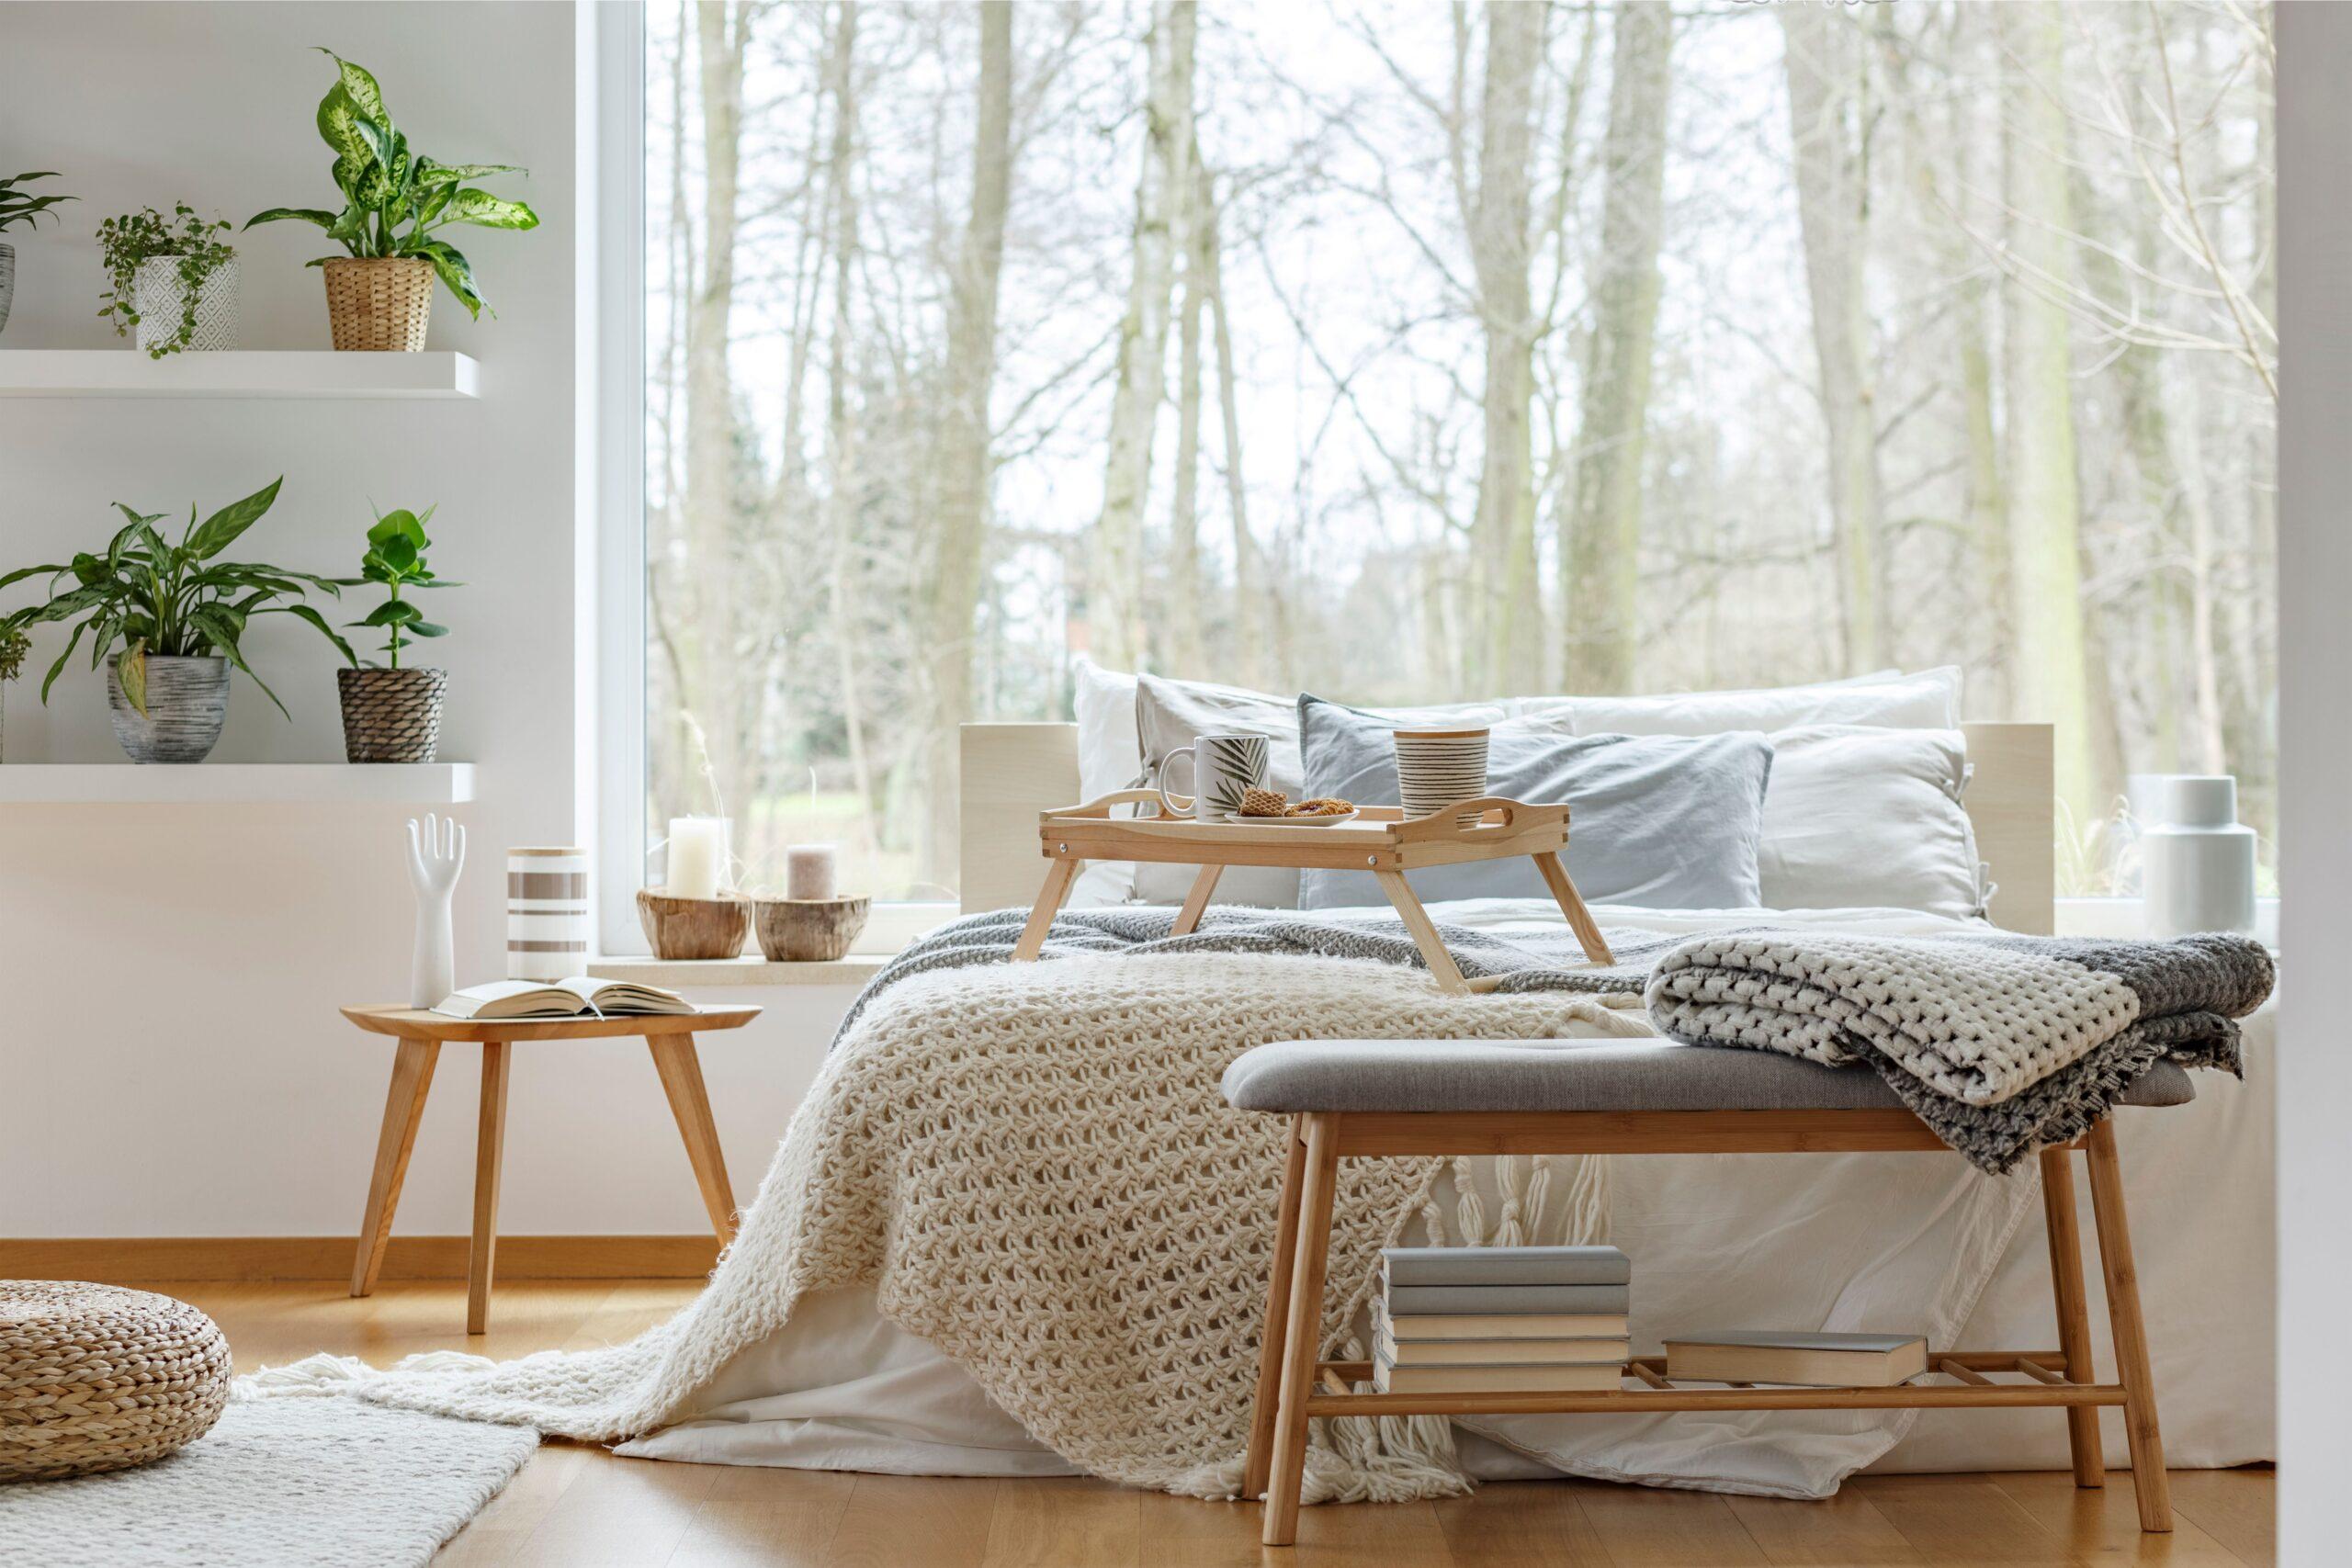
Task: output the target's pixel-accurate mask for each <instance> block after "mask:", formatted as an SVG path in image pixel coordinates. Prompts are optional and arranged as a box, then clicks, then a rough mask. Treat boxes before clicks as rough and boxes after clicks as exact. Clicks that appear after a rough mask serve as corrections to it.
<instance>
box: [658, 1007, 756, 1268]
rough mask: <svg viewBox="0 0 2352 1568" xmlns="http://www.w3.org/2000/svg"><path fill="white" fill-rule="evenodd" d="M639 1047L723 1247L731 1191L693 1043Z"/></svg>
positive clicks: (730, 1229)
mask: <svg viewBox="0 0 2352 1568" xmlns="http://www.w3.org/2000/svg"><path fill="white" fill-rule="evenodd" d="M645 1043H646V1045H647V1046H648V1047H649V1048H650V1049H651V1051H652V1052H653V1070H654V1071H655V1072H657V1073H660V1074H661V1075H662V1092H663V1093H664V1094H666V1095H668V1096H669V1097H670V1114H671V1115H673V1116H674V1117H676V1118H677V1119H678V1135H679V1136H680V1137H682V1138H684V1140H685V1143H686V1160H687V1163H689V1164H690V1165H692V1166H693V1167H694V1168H695V1185H696V1186H697V1187H700V1188H701V1189H702V1206H703V1207H704V1208H705V1209H707V1210H708V1211H709V1213H710V1228H711V1229H712V1230H713V1231H715V1232H717V1233H718V1241H719V1245H720V1246H722V1247H723V1246H725V1245H726V1244H727V1243H729V1242H730V1241H733V1240H734V1239H735V1190H734V1189H733V1188H732V1187H730V1186H729V1185H728V1182H727V1156H725V1155H723V1154H721V1153H720V1152H719V1148H718V1122H716V1121H714V1120H712V1118H711V1114H710V1095H709V1094H708V1093H707V1091H706V1090H705V1089H704V1088H703V1082H702V1060H701V1058H700V1057H699V1056H698V1055H695V1037H694V1036H693V1035H691V1034H649V1035H647V1036H646V1037H645Z"/></svg>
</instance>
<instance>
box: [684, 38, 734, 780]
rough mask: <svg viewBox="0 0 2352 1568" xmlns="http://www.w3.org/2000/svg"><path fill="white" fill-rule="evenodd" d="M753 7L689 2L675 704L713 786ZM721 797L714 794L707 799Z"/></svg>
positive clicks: (729, 535) (725, 740) (723, 731)
mask: <svg viewBox="0 0 2352 1568" xmlns="http://www.w3.org/2000/svg"><path fill="white" fill-rule="evenodd" d="M750 30H751V11H750V8H749V6H745V5H742V4H737V5H731V6H730V5H725V4H706V5H701V6H696V7H695V43H696V46H697V51H698V54H699V57H700V68H701V87H702V149H703V178H704V188H703V237H702V272H701V276H699V277H697V278H696V279H695V283H694V298H693V300H692V303H691V304H689V306H688V307H687V310H686V347H685V361H686V471H685V494H684V514H685V535H686V547H687V551H688V557H689V558H690V559H691V560H692V561H693V562H694V567H693V570H692V573H691V576H690V580H689V581H688V582H687V583H686V584H685V585H684V589H685V591H684V598H685V599H686V601H687V603H688V604H690V605H691V606H692V609H691V613H690V614H689V615H685V616H684V617H681V620H682V622H683V625H682V626H681V628H680V629H681V630H682V631H683V633H684V635H683V637H681V638H680V642H679V647H678V653H679V658H680V669H679V671H678V685H679V692H678V695H679V701H680V705H681V707H682V708H684V715H683V717H684V720H685V722H686V723H687V724H688V725H689V726H690V727H692V728H694V729H695V733H696V734H697V735H698V737H699V740H700V750H701V752H702V755H701V756H700V757H699V758H696V757H694V756H693V755H692V746H691V743H690V745H689V752H688V757H689V767H690V768H693V767H699V768H703V769H707V778H708V781H709V783H710V784H711V786H712V788H713V789H714V790H716V791H718V792H720V794H721V796H722V798H723V796H724V795H725V793H726V792H730V791H736V790H739V789H740V788H741V784H742V776H741V775H742V765H743V743H744V741H745V740H746V739H748V738H747V737H745V736H742V735H741V734H739V732H738V729H737V712H736V707H737V681H736V670H737V663H736V658H735V652H736V649H735V640H736V633H737V618H738V610H737V604H736V596H735V584H736V580H737V576H738V573H737V571H736V561H735V531H736V530H735V523H736V519H735V508H736V500H737V497H736V494H735V479H736V462H735V389H734V380H733V377H732V374H731V372H730V369H729V363H728V349H729V342H730V338H731V316H732V314H733V310H734V303H735V224H736V199H737V165H738V157H739V147H740V144H741V140H742V125H743V45H744V41H745V39H746V37H747V35H748V34H749V32H750ZM699 804H706V805H708V806H713V807H715V806H717V805H718V804H719V802H718V801H709V802H703V803H699Z"/></svg>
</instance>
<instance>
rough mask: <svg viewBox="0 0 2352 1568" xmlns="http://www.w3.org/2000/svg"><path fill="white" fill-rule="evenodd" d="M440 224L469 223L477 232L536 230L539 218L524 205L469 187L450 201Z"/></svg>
mask: <svg viewBox="0 0 2352 1568" xmlns="http://www.w3.org/2000/svg"><path fill="white" fill-rule="evenodd" d="M440 220H441V222H443V223H470V224H472V225H474V226H475V227H476V228H478V229H536V228H537V227H538V226H539V215H538V214H537V213H536V212H534V211H532V210H531V209H530V208H529V207H528V206H526V204H525V203H523V202H519V201H508V200H506V199H505V198H504V197H496V196H492V195H491V194H490V192H488V191H486V190H476V189H474V188H473V187H472V186H467V187H466V188H465V189H463V190H461V191H459V192H458V194H457V195H455V196H453V197H450V198H449V205H448V207H447V209H445V210H444V211H443V212H442V214H441V218H440Z"/></svg>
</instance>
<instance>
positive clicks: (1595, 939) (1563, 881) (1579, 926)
mask: <svg viewBox="0 0 2352 1568" xmlns="http://www.w3.org/2000/svg"><path fill="white" fill-rule="evenodd" d="M1528 858H1529V859H1531V860H1532V861H1534V863H1535V869H1536V870H1537V871H1539V872H1541V873H1542V874H1543V875H1544V886H1546V887H1549V888H1550V889H1551V890H1552V897H1553V898H1554V899H1555V901H1556V902H1557V903H1558V904H1559V906H1560V913H1562V914H1563V915H1566V917H1567V918H1568V929H1569V930H1570V931H1574V932H1576V933H1577V942H1581V943H1583V945H1584V955H1585V956H1586V957H1587V958H1589V959H1591V960H1592V961H1593V962H1594V963H1595V964H1614V963H1616V962H1617V955H1616V954H1615V953H1611V952H1610V951H1609V941H1608V939H1607V938H1606V937H1604V936H1602V935H1601V934H1600V926H1598V925H1597V924H1595V923H1594V922H1593V919H1592V911H1591V910H1589V909H1588V908H1585V907H1584V896H1583V895H1582V894H1580V893H1578V892H1577V885H1576V884H1575V883H1574V882H1571V881H1569V880H1568V868H1567V867H1566V866H1564V865H1562V864H1561V863H1560V857H1559V855H1558V854H1557V853H1556V852H1553V851H1551V850H1546V851H1544V852H1543V853H1542V854H1540V855H1531V856H1529V857H1528Z"/></svg>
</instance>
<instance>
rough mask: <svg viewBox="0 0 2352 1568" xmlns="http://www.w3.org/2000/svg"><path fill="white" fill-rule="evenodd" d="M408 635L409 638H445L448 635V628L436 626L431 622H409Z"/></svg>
mask: <svg viewBox="0 0 2352 1568" xmlns="http://www.w3.org/2000/svg"><path fill="white" fill-rule="evenodd" d="M408 635H409V636H411V637H447V636H448V635H449V628H448V627H447V626H435V625H434V624H433V623H432V622H431V621H411V622H410V623H409V625H408Z"/></svg>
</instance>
